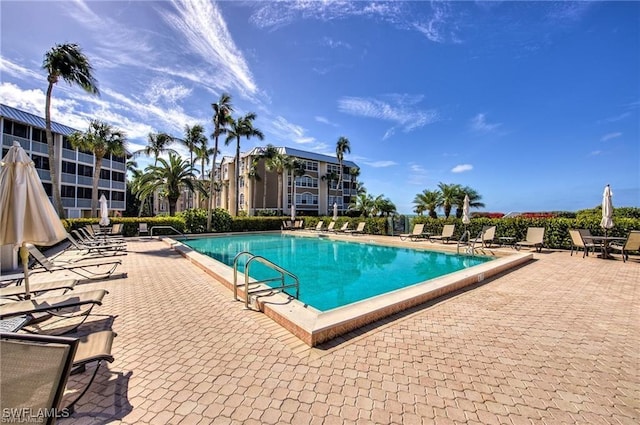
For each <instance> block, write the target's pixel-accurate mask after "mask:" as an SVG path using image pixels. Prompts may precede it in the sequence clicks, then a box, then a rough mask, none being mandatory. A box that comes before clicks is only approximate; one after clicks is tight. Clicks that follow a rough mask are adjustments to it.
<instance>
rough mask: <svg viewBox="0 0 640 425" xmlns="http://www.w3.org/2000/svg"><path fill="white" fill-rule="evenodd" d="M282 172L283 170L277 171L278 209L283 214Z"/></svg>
mask: <svg viewBox="0 0 640 425" xmlns="http://www.w3.org/2000/svg"><path fill="white" fill-rule="evenodd" d="M283 173H284V171H283V172H282V173H278V211H279V212H280V215H282V214H284V211H283V210H282V180H283V178H282V174H283Z"/></svg>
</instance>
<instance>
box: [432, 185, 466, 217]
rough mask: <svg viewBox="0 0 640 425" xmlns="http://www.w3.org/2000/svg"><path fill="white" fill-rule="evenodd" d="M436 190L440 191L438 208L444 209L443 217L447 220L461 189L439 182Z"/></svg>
mask: <svg viewBox="0 0 640 425" xmlns="http://www.w3.org/2000/svg"><path fill="white" fill-rule="evenodd" d="M438 188H439V189H440V202H439V204H438V206H439V207H442V208H443V209H444V217H445V218H449V215H451V207H452V206H453V205H455V204H456V200H457V199H458V197H459V196H460V192H461V190H462V187H461V186H460V185H459V184H445V183H442V182H440V183H438ZM463 198H464V195H463Z"/></svg>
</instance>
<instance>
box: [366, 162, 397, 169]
mask: <svg viewBox="0 0 640 425" xmlns="http://www.w3.org/2000/svg"><path fill="white" fill-rule="evenodd" d="M361 162H362V163H363V164H365V165H368V166H369V167H373V168H387V167H393V166H394V165H398V163H397V162H395V161H389V160H386V161H361Z"/></svg>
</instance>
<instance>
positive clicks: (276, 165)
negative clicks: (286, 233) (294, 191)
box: [265, 152, 288, 214]
mask: <svg viewBox="0 0 640 425" xmlns="http://www.w3.org/2000/svg"><path fill="white" fill-rule="evenodd" d="M287 158H288V157H287V155H283V154H281V153H279V152H278V153H276V154H275V155H274V156H272V157H271V158H269V159H268V160H266V161H265V168H266V170H267V171H271V172H274V173H276V175H277V176H278V204H277V205H278V213H279V214H282V186H283V184H282V180H283V178H282V177H283V174H284V170H285V169H287Z"/></svg>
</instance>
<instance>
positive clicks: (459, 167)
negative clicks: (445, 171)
mask: <svg viewBox="0 0 640 425" xmlns="http://www.w3.org/2000/svg"><path fill="white" fill-rule="evenodd" d="M471 170H473V165H471V164H460V165H456V166H455V167H453V168H452V169H451V172H452V173H464V172H465V171H471Z"/></svg>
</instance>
